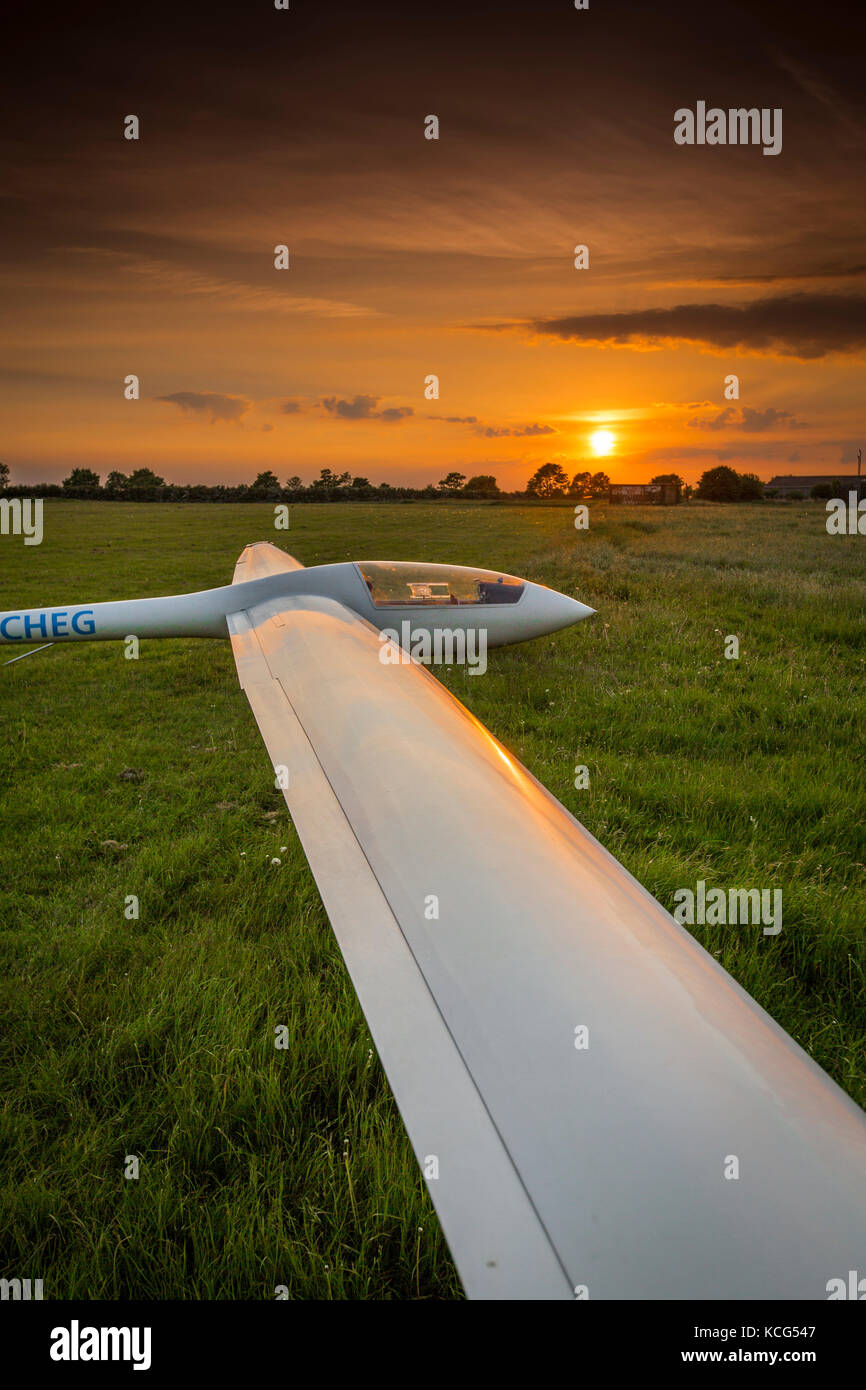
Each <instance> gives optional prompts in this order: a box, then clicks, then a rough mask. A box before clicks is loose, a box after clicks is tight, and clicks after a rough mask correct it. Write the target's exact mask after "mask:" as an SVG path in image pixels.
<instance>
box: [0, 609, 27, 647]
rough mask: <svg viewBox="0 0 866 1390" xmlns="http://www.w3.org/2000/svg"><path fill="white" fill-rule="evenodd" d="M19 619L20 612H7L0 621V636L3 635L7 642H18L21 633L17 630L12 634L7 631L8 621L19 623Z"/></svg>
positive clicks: (20, 638)
mask: <svg viewBox="0 0 866 1390" xmlns="http://www.w3.org/2000/svg"><path fill="white" fill-rule="evenodd" d="M20 621H21V614H20V613H7V614H6V617H5V618H4V619H3V620H2V622H0V637H5V639H6V641H7V642H20V641H21V640H22V637H21V633H20V632H19V633H17V634H14V635H13V634H12V633H11V632H10V631H9V624H10V623H20Z"/></svg>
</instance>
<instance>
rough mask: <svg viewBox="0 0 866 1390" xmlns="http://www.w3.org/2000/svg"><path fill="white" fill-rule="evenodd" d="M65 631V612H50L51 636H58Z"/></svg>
mask: <svg viewBox="0 0 866 1390" xmlns="http://www.w3.org/2000/svg"><path fill="white" fill-rule="evenodd" d="M65 631H66V613H65V611H64V612H63V613H57V612H54V613H52V614H51V636H52V637H60V636H61V634H62V633H64V632H65Z"/></svg>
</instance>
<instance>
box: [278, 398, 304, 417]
mask: <svg viewBox="0 0 866 1390" xmlns="http://www.w3.org/2000/svg"><path fill="white" fill-rule="evenodd" d="M300 408H301V402H300V401H295V400H292V399H289V400H287V401H283V403H282V405H281V406H280V410H281V411H282V412H283V414H284V415H297V413H298V411H299V410H300Z"/></svg>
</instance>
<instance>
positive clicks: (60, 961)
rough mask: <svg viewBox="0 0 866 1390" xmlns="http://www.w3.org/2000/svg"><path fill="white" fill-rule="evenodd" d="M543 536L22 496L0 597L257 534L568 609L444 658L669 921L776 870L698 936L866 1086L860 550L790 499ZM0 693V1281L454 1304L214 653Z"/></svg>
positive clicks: (418, 1189)
mask: <svg viewBox="0 0 866 1390" xmlns="http://www.w3.org/2000/svg"><path fill="white" fill-rule="evenodd" d="M571 521H572V518H571V513H570V510H569V509H567V508H558V507H551V508H540V507H496V506H485V505H469V504H466V505H459V504H454V505H430V506H427V505H423V504H413V505H404V506H400V505H380V504H375V505H339V504H336V505H322V506H307V507H302V506H300V507H295V508H293V510H292V529H291V531H290V532H288V533H285V532H278V533H275V532H274V531H273V527H272V513H271V511H270V509H269V508H268V507H266V506H261V507H259V506H225V507H221V506H188V507H187V506H146V505H142V506H136V505H126V504H104V503H94V504H87V503H62V502H59V503H54V502H50V501H49V502H48V503H47V504H46V509H45V540H44V542H43V544H42V546H40V547H25V546H24V545H23V544H22V542H21V540H20V539H18V538H15V537H11V536H4V537H0V609H6V608H17V607H19V606H23V607H31V606H37V605H41V604H53V603H66V602H68V601H78V600H83V601H95V600H99V599H108V598H123V597H136V596H139V595H146V594H158V593H164V592H174V591H182V590H185V589H196V588H203V587H207V586H210V585H217V584H222V583H226V582H228V581H229V580H230V578H231V574H232V569H233V566H234V562H235V559H236V557H237V555H238V553H239V552H240V550H241V549H242V547H243V545H244V544H245V543H246V542H247V541H249V540H257V539H261V538H269V539H273V540H276V542H277V543H278V544H281V545H283V546H284V547H285V548H287V549H289V550H291V551H293V552H294V553H296V554H297V555H298V557H299V558H300V559H301V560H302V561H303V562H304V563H305V564H308V565H310V564H316V563H324V562H328V561H335V560H343V559H346V558H347V557H349V556H351V557H353V558H363V557H367V558H377V557H378V558H392V559H401V558H403V559H408V558H420V559H429V560H440V561H452V562H454V563H458V564H460V563H465V564H480V565H485V566H489V567H491V568H501V569H504V570H507V571H511V572H513V573H517V574H522V575H525V576H527V577H528V578H530V579H535V580H539V581H541V582H543V583H546V584H550V585H552V586H553V587H555V588H560V589H563V590H565V591H566V592H569V593H573V594H575V595H577V596H579V597H580V598H582V599H584V600H585V601H586V602H588V603H590V604H591V605H592V606H593V607H594V608H597V609H598V615H597V617H595V618H594V619H592V620H590V621H589V622H587V623H583V624H580V625H579V626H578V627H576V628H573V629H571V630H570V631H568V632H565V633H561V634H558V635H556V636H554V637H552V638H545V639H542V640H540V641H537V642H534V643H530V644H527V645H524V646H518V647H514V648H509V649H503V650H500V651H495V652H492V653H491V654H490V658H489V668H488V674H487V676H486V678H485V679H482V680H478V679H474V678H470V677H468V676H467V675H466V673H465V671H463V670H461V669H457V668H455V669H453V670H450V671H446V672H441V673H439V674H440V675H441V678H442V679H443V680H444V681H445V682H446V684H448V685H449V687H450V688H451V689H452V690H453V691H454V692H455V694H457V695H458V697H459V698H460V699H462V700H463V701H464V702H465V703H466V704H467V705H468V706H469V707H470V708H471V709H472V711H473V712H474V713H475V714H477V715H478V716H479V718H480V719H481V720H483V722H484V723H485V724H487V725H488V727H489V728H490V729H491V730H492V731H493V732H494V733H495V734H496V735H497V736H498V737H499V738H501V739H502V740H503V742H504V743H505V744H506V745H507V746H508V747H509V748H511V749H512V750H513V751H514V752H515V753H516V754H517V755H518V756H519V757H520V758H521V759H522V760H523V761H524V762H525V763H526V764H527V766H528V767H529V768H530V769H531V771H532V772H534V773H535V775H536V776H537V777H539V778H540V779H541V781H542V782H544V783H545V785H546V786H548V787H549V788H550V789H551V791H552V792H553V793H554V794H555V795H556V796H558V797H559V798H560V799H561V800H562V801H563V802H564V803H565V805H566V806H567V807H568V808H569V809H570V810H571V811H573V812H574V813H575V815H577V816H578V818H579V819H580V820H581V821H582V822H583V823H584V824H585V825H586V826H587V827H588V828H589V829H590V830H591V831H592V832H593V833H594V834H596V835H597V836H598V837H599V839H600V840H601V841H602V842H603V843H604V844H605V845H606V846H607V847H608V848H609V849H611V850H612V851H613V853H614V854H616V855H617V857H618V858H619V859H621V861H622V862H623V863H624V864H625V865H626V866H627V867H628V868H629V869H630V870H631V871H632V872H633V873H634V874H636V876H637V877H638V878H639V879H640V880H641V881H642V882H643V883H644V884H646V886H647V888H648V889H649V890H650V891H651V892H652V893H654V894H655V895H656V896H657V897H658V898H659V899H660V901H661V902H662V903H664V904H665V905H666V906H668V907H672V906H673V894H674V891H675V890H676V888H678V887H685V886H692V887H694V884H695V882H696V880H697V879H699V878H703V879H705V880H706V881H707V883H708V884H711V885H720V886H724V887H728V886H761V887H781V888H782V889H783V893H784V928H783V931H782V933H781V935H780V936H778V937H776V938H767V937H763V936H762V935H761V933H760V929H759V928H743V927H717V928H709V927H703V928H702V927H696V928H695V933H696V935H698V936H699V939H700V940H701V941H702V942H703V944H704V945H705V946H706V947H707V949H709V950H710V951H712V952H714V953H715V954H716V956H717V957H718V959H720V960H721V962H722V963H723V964H724V965H725V967H726V968H727V969H728V970H730V971H731V973H732V974H733V975H734V976H735V977H736V978H737V979H738V980H739V981H740V983H741V984H743V985H744V986H745V988H746V989H747V990H749V991H750V992H751V993H752V994H753V995H754V996H755V997H756V998H757V999H758V1001H759V1002H760V1003H761V1004H762V1005H763V1006H764V1007H765V1008H766V1009H768V1010H769V1011H770V1013H772V1014H773V1015H774V1017H775V1018H776V1019H778V1021H779V1022H780V1023H781V1024H782V1026H783V1027H784V1028H786V1029H787V1030H788V1031H789V1032H790V1033H791V1034H792V1035H793V1036H794V1037H795V1038H796V1039H797V1040H798V1042H800V1043H801V1045H802V1046H803V1047H805V1048H806V1049H807V1050H808V1051H809V1052H810V1053H811V1055H812V1056H813V1057H814V1058H815V1059H816V1061H818V1062H819V1063H820V1065H821V1066H822V1067H824V1068H825V1069H826V1070H827V1071H828V1072H829V1073H830V1075H831V1076H833V1077H834V1078H835V1079H836V1080H837V1081H838V1082H839V1083H840V1085H842V1086H843V1087H844V1088H845V1089H846V1090H847V1091H848V1093H849V1094H850V1095H851V1096H853V1097H854V1098H855V1099H856V1100H857V1101H859V1102H860V1103H861V1104H863V1103H864V1101H866V1062H864V1017H866V1010H864V935H866V933H864V904H866V889H864V873H863V869H864V863H866V837H864V831H863V825H864V819H866V816H864V799H866V798H864V790H863V758H862V753H863V728H864V716H866V709H864V695H863V692H864V683H866V681H864V677H866V669H864V668H866V642H864V635H863V616H864V600H866V540H864V539H863V538H862V537H856V536H852V537H835V536H834V537H830V536H827V534H826V532H825V529H824V511H823V508H822V507H821V506H818V505H813V504H803V505H801V506H783V505H780V506H764V507H757V506H753V507H733V508H724V507H714V506H704V507H691V508H687V507H682V508H679V509H669V510H664V511H661V510H660V511H656V510H649V509H608V508H606V507H604V506H595V507H594V508H593V511H592V520H591V526H590V530H589V531H588V532H576V531H575V530H574V529H573V527H572V524H571ZM729 633H734V634H736V635H738V636H739V639H740V659H739V660H738V661H728V660H726V659H725V658H724V654H723V653H724V643H723V639H724V637H725V636H726V635H727V634H729ZM7 652H8V654H10V655H13V654H14V650H13V649H11V648H5V649H3V652H2V653H0V655H5V654H6V653H7ZM0 681H2V700H3V706H2V708H3V721H2V762H0V777H2V785H3V795H2V811H0V815H2V849H0V856H2V858H0V905H2V911H0V950H2V987H0V988H2V998H0V1008H2V1014H3V1018H4V1027H3V1030H2V1035H0V1050H2V1086H0V1096H2V1101H0V1146H2V1158H0V1171H2V1179H0V1182H2V1193H0V1274H3V1275H5V1276H6V1277H12V1276H13V1275H18V1276H19V1277H22V1278H27V1277H33V1278H42V1279H43V1281H44V1285H45V1295H46V1297H56V1298H72V1297H85V1298H86V1297H91V1298H118V1297H132V1296H138V1297H145V1298H207V1297H212V1298H271V1297H273V1296H274V1289H275V1286H277V1285H286V1286H288V1289H289V1293H290V1295H291V1296H292V1297H313V1298H417V1297H420V1298H454V1297H460V1296H461V1292H460V1286H459V1283H458V1281H457V1278H456V1275H455V1273H454V1270H453V1268H452V1266H451V1263H450V1260H449V1257H448V1251H447V1247H446V1245H445V1242H444V1240H443V1238H442V1235H441V1232H440V1230H439V1227H438V1224H437V1222H436V1218H435V1216H434V1214H433V1212H432V1209H431V1206H430V1203H429V1200H428V1199H427V1196H426V1192H425V1190H424V1185H423V1182H422V1180H421V1178H420V1176H419V1173H418V1168H417V1164H416V1163H415V1161H414V1158H413V1155H412V1152H411V1149H410V1147H409V1144H408V1141H407V1139H406V1137H405V1135H404V1132H403V1128H402V1125H401V1123H400V1118H399V1115H398V1113H397V1110H396V1107H395V1105H394V1102H393V1100H392V1098H391V1095H390V1091H389V1089H388V1085H387V1082H386V1081H385V1078H384V1075H383V1073H382V1070H381V1068H380V1066H379V1063H378V1060H377V1059H376V1058H375V1056H373V1055H372V1053H371V1042H370V1038H369V1035H368V1031H367V1027H366V1024H365V1021H364V1018H363V1015H362V1013H361V1011H360V1009H359V1007H358V1004H357V1002H356V1000H355V997H354V994H353V991H352V988H351V985H350V983H349V981H348V978H347V975H346V971H345V969H344V967H343V964H342V959H341V957H340V955H339V952H338V950H337V948H336V945H335V943H334V941H333V938H332V935H331V932H330V928H329V926H328V923H327V919H326V918H325V915H324V912H323V910H322V906H321V903H320V900H319V897H318V893H317V891H316V887H315V884H314V882H313V880H312V878H311V875H310V873H309V870H308V868H307V866H306V861H305V859H304V856H303V854H302V852H301V850H300V847H299V845H298V842H297V837H296V836H295V834H294V831H293V830H292V827H291V824H290V821H289V818H288V814H287V812H286V810H285V806H284V803H283V802H282V798H281V796H280V795H279V793H278V792H276V791H275V790H274V788H273V779H272V773H271V769H270V766H269V763H268V760H267V756H266V754H265V752H264V748H263V746H262V744H261V741H260V738H259V734H258V731H257V729H256V726H255V723H254V721H253V719H252V716H251V713H250V711H249V709H248V706H247V704H246V701H245V699H244V697H243V695H242V694H241V692H240V690H239V688H238V685H237V680H236V677H235V674H234V666H233V661H232V656H231V651H230V649H229V646H228V644H227V643H219V642H198V643H197V642H194V641H190V642H147V641H145V642H143V643H142V648H141V658H140V660H139V661H137V662H135V661H126V660H124V658H123V649H122V645H121V644H120V643H110V644H93V645H88V644H81V645H75V646H61V645H58V646H56V647H54V648H53V649H52V650H50V651H47V652H43V653H40V654H39V655H37V656H33V657H32V658H30V659H28V660H26V661H22V662H19V663H17V664H15V665H13V666H10V667H7V668H6V669H5V670H2V671H0ZM576 763H585V764H586V765H587V766H588V767H589V769H590V777H591V783H590V788H589V790H587V791H576V790H575V789H574V786H573V781H574V767H575V764H576ZM129 769H132V770H133V771H134V773H135V774H136V776H135V777H134V778H127V779H124V778H123V777H122V776H121V774H122V773H124V772H125V771H126V770H129ZM106 841H116V842H117V846H111V845H106V844H105V843H104V842H106ZM120 846H122V847H120ZM283 846H286V848H285V849H283V848H282V847H283ZM272 857H277V858H280V859H281V860H282V863H281V865H279V866H272V865H271V864H270V860H271V858H272ZM131 894H135V895H137V896H138V897H139V899H140V917H139V919H138V920H127V919H126V917H125V916H124V903H125V899H126V897H127V896H128V895H131ZM280 1024H285V1025H286V1026H287V1027H288V1030H289V1039H290V1045H289V1048H288V1049H287V1050H285V1051H277V1050H276V1049H275V1047H274V1029H275V1027H277V1026H278V1025H280ZM127 1154H136V1155H139V1156H140V1159H141V1169H140V1177H139V1179H138V1180H137V1181H128V1180H126V1179H125V1178H124V1176H123V1165H124V1159H125V1155H127ZM419 1228H420V1229H419Z"/></svg>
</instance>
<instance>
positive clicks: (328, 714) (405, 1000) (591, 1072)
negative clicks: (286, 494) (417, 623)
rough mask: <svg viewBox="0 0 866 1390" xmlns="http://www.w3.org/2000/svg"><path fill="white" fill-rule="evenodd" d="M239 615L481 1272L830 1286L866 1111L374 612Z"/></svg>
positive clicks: (510, 1288) (861, 1212)
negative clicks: (396, 656)
mask: <svg viewBox="0 0 866 1390" xmlns="http://www.w3.org/2000/svg"><path fill="white" fill-rule="evenodd" d="M262 549H264V547H262ZM228 621H229V629H230V632H231V638H232V645H233V647H234V651H235V656H236V658H237V664H238V671H239V675H240V680H241V684H242V685H243V688H244V690H245V691H246V694H247V696H248V698H249V701H250V704H251V706H252V709H253V713H254V715H255V717H256V720H257V722H258V724H259V728H260V729H261V732H262V735H263V738H264V741H265V744H266V746H267V748H268V752H269V754H270V757H271V760H272V762H273V763H274V764H275V765H279V764H285V765H286V766H287V768H288V770H289V779H290V780H289V786H288V789H287V791H286V793H285V795H286V801H287V802H288V805H289V808H290V810H291V813H292V816H293V818H294V821H295V824H296V826H297V829H298V833H299V835H300V838H301V841H302V843H303V846H304V849H305V851H306V853H307V856H308V858H309V861H310V865H311V867H312V870H313V873H314V875H315V877H316V881H317V883H318V885H319V888H320V891H321V893H322V898H323V901H324V904H325V907H326V910H327V912H328V915H329V917H330V920H331V923H332V925H333V928H334V931H335V933H336V936H337V939H338V942H339V944H340V948H341V950H342V952H343V955H344V957H345V959H346V963H347V965H348V968H349V971H350V973H351V976H352V979H353V982H354V985H355V988H356V990H357V993H358V996H359V999H360V1001H361V1004H362V1006H363V1008H364V1011H365V1014H366V1017H367V1020H368V1022H369V1025H370V1029H371V1032H372V1035H373V1037H374V1038H375V1041H376V1045H377V1048H378V1051H379V1055H380V1056H381V1059H382V1062H383V1065H384V1067H385V1070H386V1072H387V1075H388V1077H389V1080H390V1082H391V1085H392V1087H393V1090H394V1094H395V1096H396V1099H397V1103H398V1105H399V1107H400V1111H401V1114H402V1116H403V1119H404V1122H405V1124H406V1128H407V1131H408V1133H409V1136H410V1139H411V1141H412V1144H413V1146H414V1149H415V1152H416V1155H417V1157H418V1160H419V1163H421V1164H422V1165H424V1166H425V1170H426V1174H427V1176H428V1186H429V1190H430V1193H431V1196H432V1198H433V1201H434V1203H435V1205H436V1208H437V1211H438V1214H439V1217H440V1219H441V1222H442V1225H443V1229H444V1231H445V1234H446V1237H447V1239H448V1242H449V1245H450V1247H451V1251H452V1254H453V1256H454V1259H455V1263H456V1264H457V1267H458V1269H459V1271H460V1274H461V1277H462V1279H463V1282H464V1285H465V1288H466V1290H467V1292H468V1293H469V1295H470V1296H475V1297H487V1298H518V1297H519V1298H569V1297H573V1296H574V1289H575V1287H576V1286H586V1287H587V1289H588V1293H589V1297H591V1298H633V1299H658V1298H674V1299H696V1298H697V1299H708V1298H727V1299H753V1298H756V1299H822V1298H826V1292H825V1288H826V1284H827V1281H828V1280H829V1279H831V1278H834V1277H839V1276H842V1277H845V1276H846V1273H847V1271H848V1270H849V1269H857V1268H861V1267H862V1263H863V1258H864V1250H866V1208H864V1203H863V1197H862V1193H863V1178H864V1172H866V1118H864V1116H863V1114H862V1112H861V1111H860V1110H859V1109H858V1107H857V1106H855V1105H854V1104H853V1103H852V1102H851V1101H850V1100H849V1099H848V1098H847V1097H846V1096H845V1094H844V1093H843V1092H842V1091H841V1090H840V1089H839V1088H838V1087H837V1086H836V1085H835V1084H834V1083H833V1082H832V1081H831V1080H830V1079H829V1077H827V1076H826V1075H825V1073H824V1072H822V1071H821V1070H820V1068H818V1067H817V1066H816V1065H815V1064H814V1063H813V1062H812V1061H811V1059H810V1058H809V1057H808V1056H807V1055H806V1053H804V1052H803V1051H802V1050H801V1048H799V1047H798V1046H797V1045H796V1044H795V1043H794V1042H793V1041H792V1039H791V1038H789V1037H788V1036H787V1034H786V1033H784V1032H783V1031H782V1029H781V1028H779V1027H778V1025H777V1024H776V1023H775V1022H774V1021H773V1020H772V1019H771V1018H770V1017H769V1015H768V1014H766V1013H765V1012H764V1011H763V1010H762V1009H761V1008H759V1007H758V1005H757V1004H756V1003H755V1002H754V1000H752V999H751V998H750V997H749V996H748V995H747V994H746V993H745V992H744V991H743V990H742V989H741V988H740V987H739V986H738V985H737V984H736V983H735V982H734V980H733V979H731V977H730V976H729V975H727V974H726V972H725V971H724V970H723V969H722V968H721V967H720V966H719V965H718V964H717V962H716V961H714V960H713V959H712V957H711V956H709V955H708V954H707V953H706V952H705V951H704V950H703V949H702V948H701V947H700V946H699V945H698V943H697V942H696V941H695V940H694V939H693V938H692V937H691V936H690V935H689V933H688V932H686V931H685V930H684V929H683V928H682V927H680V926H678V925H677V924H676V923H675V922H674V921H673V919H672V918H671V917H670V915H669V914H668V913H667V912H665V911H664V910H663V909H662V907H661V906H660V905H659V904H658V903H657V902H656V901H655V900H654V899H653V898H652V897H651V896H650V895H649V894H648V893H647V892H646V890H645V889H644V888H642V887H641V885H640V884H639V883H638V882H637V881H636V880H635V879H634V878H632V876H631V875H630V874H629V873H627V871H626V870H625V869H624V868H623V867H622V865H621V864H619V863H618V862H617V861H616V860H615V859H614V858H613V857H612V856H611V855H610V854H608V853H607V851H606V850H604V849H603V848H602V846H601V845H600V844H599V843H598V841H597V840H595V839H594V838H593V837H592V836H591V835H590V834H589V833H588V832H587V831H586V830H585V829H584V828H583V827H582V826H581V825H579V823H578V822H577V821H576V820H575V819H574V818H573V817H572V816H571V815H570V814H569V813H568V812H567V811H566V810H565V808H564V807H563V806H561V805H560V804H559V802H557V801H556V800H555V799H554V798H553V797H552V796H551V795H550V794H549V793H548V792H547V791H546V790H545V789H544V788H543V787H542V786H541V785H540V784H539V783H538V782H537V781H536V780H535V779H534V778H533V777H532V776H531V775H530V774H529V773H528V772H527V771H526V769H525V768H524V767H522V766H521V765H520V764H519V763H518V762H516V761H515V760H514V758H512V757H511V756H510V754H508V752H507V751H506V750H505V749H504V748H503V747H502V746H501V745H500V744H499V743H498V742H497V741H496V739H494V738H493V737H492V736H491V735H490V734H489V733H488V732H487V731H486V730H485V729H484V727H483V726H482V725H481V724H479V723H478V721H477V720H476V719H474V718H473V717H472V715H470V714H469V713H468V712H467V711H466V710H465V709H464V708H463V707H462V706H461V705H460V704H459V703H458V702H457V701H456V700H454V699H453V698H452V697H451V696H450V695H449V694H448V693H447V692H446V691H445V689H444V688H443V687H442V686H441V685H440V684H439V683H438V682H437V681H435V680H434V679H433V678H432V677H431V676H430V675H429V674H428V673H427V672H426V671H425V670H424V669H423V668H422V667H419V666H418V665H415V664H414V663H412V664H396V665H390V664H389V665H385V664H383V663H382V661H381V660H380V654H381V651H382V643H381V641H380V639H379V636H378V633H377V632H376V631H375V630H374V629H373V628H372V627H371V626H370V625H369V624H368V623H366V622H365V621H364V620H363V619H361V618H359V617H357V616H355V615H354V614H352V613H350V612H349V611H348V610H347V609H346V608H344V607H343V606H341V605H340V604H339V603H336V602H334V601H332V600H328V599H323V598H315V597H298V598H296V599H293V600H286V599H285V598H283V599H278V600H274V601H272V602H270V603H264V604H261V605H259V606H257V607H254V608H252V609H250V610H248V611H245V612H241V613H236V614H233V615H232V616H231V617H230V618H229V620H228ZM581 1027H585V1028H586V1029H587V1030H588V1047H586V1048H578V1047H576V1046H575V1041H576V1035H575V1030H576V1029H578V1028H581ZM732 1156H733V1157H735V1158H736V1159H737V1160H738V1164H739V1177H738V1178H736V1179H733V1180H732V1179H730V1178H726V1176H725V1171H726V1165H727V1167H728V1171H730V1159H731V1157H732ZM434 1160H435V1162H434ZM436 1173H438V1176H435V1175H434V1174H436Z"/></svg>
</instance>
